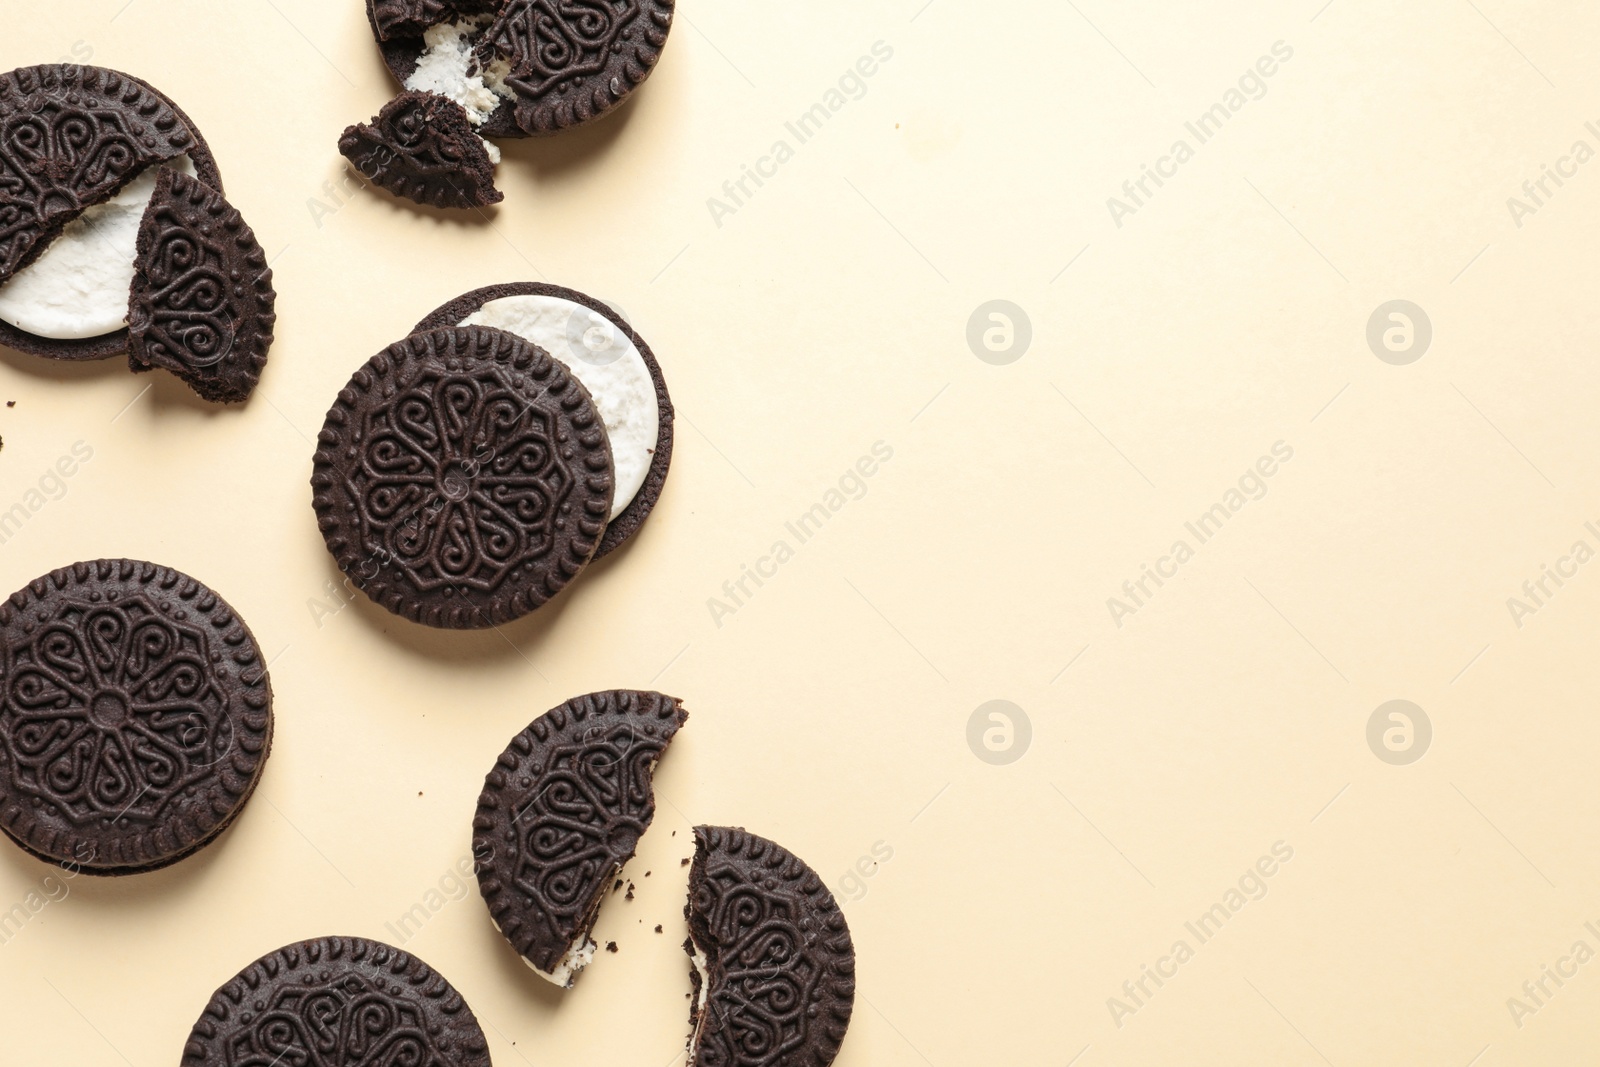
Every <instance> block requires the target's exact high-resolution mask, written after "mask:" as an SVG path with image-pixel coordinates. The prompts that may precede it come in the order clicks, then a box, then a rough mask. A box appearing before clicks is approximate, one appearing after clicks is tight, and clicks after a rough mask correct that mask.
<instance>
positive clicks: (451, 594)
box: [311, 327, 613, 629]
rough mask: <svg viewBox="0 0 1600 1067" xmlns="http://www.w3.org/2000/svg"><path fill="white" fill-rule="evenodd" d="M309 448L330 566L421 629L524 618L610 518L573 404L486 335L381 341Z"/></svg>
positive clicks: (511, 342) (593, 450) (606, 464)
mask: <svg viewBox="0 0 1600 1067" xmlns="http://www.w3.org/2000/svg"><path fill="white" fill-rule="evenodd" d="M318 443H319V447H318V449H317V455H316V462H315V469H314V472H313V474H312V478H311V484H312V487H313V489H314V491H315V496H314V498H313V505H314V506H315V508H316V511H317V518H318V522H319V525H320V526H321V528H322V536H323V538H324V539H325V540H326V541H327V543H328V549H329V551H330V552H332V553H333V556H334V558H335V560H337V561H338V564H339V568H340V570H342V571H344V572H345V573H346V574H347V575H349V576H350V578H351V580H352V581H353V582H354V583H355V584H356V586H357V587H359V588H360V589H361V590H362V591H364V592H365V593H366V594H367V595H368V596H370V597H371V598H372V599H373V600H375V601H377V602H378V603H379V604H381V605H383V606H384V607H385V608H387V609H388V610H389V611H392V612H394V613H395V614H397V615H403V616H405V617H407V618H409V619H412V620H414V621H416V622H420V623H423V624H425V625H428V626H438V627H445V628H450V629H479V628H483V627H488V626H494V625H498V624H500V623H504V622H509V621H510V620H512V619H515V618H519V617H520V616H523V615H526V614H527V613H528V612H530V611H533V610H534V609H535V608H537V607H539V606H540V605H541V604H543V603H544V602H545V601H547V600H549V599H550V598H551V597H553V596H554V595H555V594H556V593H558V592H560V591H561V589H562V588H563V587H564V586H565V585H566V584H567V583H568V582H570V581H571V580H572V579H573V578H574V577H575V576H576V575H577V574H578V572H579V571H580V570H582V569H583V567H584V566H585V565H586V564H587V563H588V562H589V560H590V559H591V558H592V557H593V556H594V552H595V548H596V547H597V546H598V545H599V543H600V538H601V535H602V534H603V533H604V532H605V524H606V516H607V515H608V514H609V513H610V510H611V494H612V485H613V477H612V467H611V450H610V446H609V445H608V443H607V441H606V432H605V427H604V425H602V423H601V422H600V416H599V415H598V413H596V411H595V409H594V404H593V403H592V402H591V401H590V399H589V395H588V393H587V392H586V391H585V390H584V388H583V386H582V384H580V383H579V382H578V381H577V379H575V378H573V377H572V375H571V374H570V373H569V372H568V371H567V370H566V368H564V367H562V366H561V365H560V364H559V363H557V362H556V361H555V360H553V359H551V358H550V357H549V356H548V355H547V354H546V353H544V352H543V351H541V350H540V349H537V348H535V347H533V346H532V345H530V344H528V343H527V342H526V341H523V340H522V339H521V338H519V337H516V336H514V335H512V334H509V333H505V332H503V331H500V330H494V329H488V328H484V327H465V328H460V329H441V330H432V331H429V332H426V333H419V334H413V335H412V336H411V337H408V338H406V339H405V340H403V341H399V342H397V343H395V344H393V345H390V346H389V347H388V348H387V349H386V350H384V351H382V352H380V353H378V354H377V355H376V356H374V357H372V359H371V360H369V361H368V362H367V363H366V365H365V366H363V367H362V368H361V369H360V370H358V371H356V373H355V376H354V377H352V378H351V379H350V384H349V385H348V386H346V387H345V389H344V390H343V391H342V392H341V393H340V394H339V399H338V401H337V402H336V403H335V404H334V406H333V409H332V410H331V411H329V412H328V418H327V422H326V423H325V424H324V425H323V428H322V433H321V434H320V435H319V437H318Z"/></svg>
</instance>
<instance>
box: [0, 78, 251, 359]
mask: <svg viewBox="0 0 1600 1067" xmlns="http://www.w3.org/2000/svg"><path fill="white" fill-rule="evenodd" d="M182 155H187V156H188V157H189V159H190V161H191V162H192V163H193V164H194V169H195V173H196V175H198V176H199V178H200V180H201V181H203V182H205V183H206V184H207V185H210V186H211V187H212V188H214V189H216V190H218V191H219V192H220V191H221V189H222V174H221V172H220V171H219V170H218V169H217V164H216V159H215V158H214V157H213V156H212V154H211V149H210V146H208V145H207V144H206V142H205V140H204V138H203V137H201V135H200V132H199V130H198V129H197V128H196V127H195V126H194V124H193V122H192V121H191V120H190V119H189V117H188V116H187V115H186V114H184V112H183V110H182V109H181V108H179V107H178V106H177V105H176V104H175V103H173V102H172V101H171V100H170V99H168V98H167V97H166V96H164V95H163V94H162V93H161V92H159V91H158V90H156V89H155V88H154V87H152V86H151V85H150V84H149V83H147V82H144V81H141V80H140V79H138V78H135V77H133V76H131V75H128V74H124V73H122V72H120V71H114V70H109V69H106V68H104V67H80V66H76V65H73V64H52V65H46V66H38V67H23V68H20V69H18V70H13V71H10V72H8V73H6V74H4V75H0V284H4V283H5V282H6V281H8V280H9V279H10V278H11V277H12V276H13V275H14V274H15V273H16V272H17V271H19V270H21V269H22V268H24V267H26V266H28V265H29V264H31V263H32V262H33V261H34V260H36V259H37V258H38V257H39V256H40V255H41V254H42V253H43V252H44V251H45V249H46V248H47V247H48V246H49V245H50V243H51V241H52V240H54V239H55V238H56V237H58V236H60V235H61V233H62V231H63V230H64V229H65V227H66V226H67V224H68V223H71V222H73V221H74V220H76V219H77V218H79V217H80V216H81V215H82V214H83V213H84V212H85V211H86V210H88V209H90V208H95V207H98V206H99V205H101V204H104V203H106V202H107V201H109V200H111V199H112V198H113V197H114V196H116V195H117V193H119V192H120V191H121V190H122V189H123V187H125V186H126V185H127V184H128V183H129V182H131V181H133V180H134V179H135V178H137V177H138V176H139V174H140V173H141V172H143V171H144V170H145V169H147V168H148V167H151V166H154V165H156V164H158V163H162V162H166V161H170V160H173V159H176V158H177V157H179V156H182ZM0 344H4V345H7V346H8V347H11V348H15V349H17V350H18V351H22V352H27V353H28V354H30V355H36V356H42V357H45V358H48V359H64V360H88V359H106V358H109V357H111V356H115V355H118V354H121V353H123V352H125V351H127V344H128V335H127V332H126V331H125V330H113V331H109V332H107V333H105V334H102V335H100V336H96V337H90V338H69V339H64V338H53V337H43V336H40V335H38V334H35V333H30V332H29V331H27V330H23V329H19V328H18V327H17V326H14V325H12V324H11V323H9V322H6V321H4V320H3V319H0Z"/></svg>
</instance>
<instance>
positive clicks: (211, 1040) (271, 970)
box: [181, 937, 490, 1067]
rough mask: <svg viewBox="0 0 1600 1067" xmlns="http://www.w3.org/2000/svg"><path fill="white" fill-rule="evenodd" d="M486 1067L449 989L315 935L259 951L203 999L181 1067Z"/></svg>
mask: <svg viewBox="0 0 1600 1067" xmlns="http://www.w3.org/2000/svg"><path fill="white" fill-rule="evenodd" d="M244 1064H250V1065H254V1064H260V1065H262V1067H266V1065H269V1064H282V1065H285V1067H287V1065H289V1064H296V1065H305V1067H310V1065H316V1067H379V1065H382V1067H400V1065H405V1067H490V1062H489V1046H488V1042H487V1041H486V1040H485V1039H484V1035H483V1029H482V1028H481V1027H480V1026H479V1025H478V1020H477V1017H476V1016H475V1015H473V1013H472V1009H471V1008H469V1007H468V1006H467V1003H466V1001H464V1000H462V999H461V994H460V993H458V992H456V990H455V987H454V986H452V985H451V984H450V983H449V982H447V981H445V979H444V978H443V977H441V976H440V975H439V974H438V972H436V971H435V970H434V969H433V968H431V967H429V966H428V965H427V964H426V963H423V962H422V961H421V960H419V959H417V958H416V957H415V956H412V955H410V954H409V953H406V952H402V951H401V950H400V949H397V948H395V947H393V946H391V945H386V944H383V943H382V942H380V941H368V940H366V939H365V938H359V937H322V938H317V939H315V940H311V941H300V942H297V943H295V944H292V945H286V946H284V947H283V948H280V949H278V950H277V951H276V952H271V953H268V954H267V955H265V956H263V957H261V958H260V959H259V960H257V961H256V962H254V963H252V964H251V965H250V966H248V967H246V968H245V969H244V970H242V971H240V972H239V974H238V976H237V977H235V978H233V979H231V980H229V981H228V982H227V984H225V985H224V986H223V987H222V988H221V989H218V990H217V991H216V993H214V994H212V997H211V1001H210V1003H208V1004H207V1005H206V1008H205V1011H204V1012H203V1013H202V1014H201V1016H200V1019H199V1021H198V1022H196V1023H195V1024H194V1029H193V1030H191V1031H190V1032H189V1040H188V1042H187V1043H185V1045H184V1047H183V1060H182V1063H181V1067H238V1065H244Z"/></svg>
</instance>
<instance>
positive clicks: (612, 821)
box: [472, 690, 689, 988]
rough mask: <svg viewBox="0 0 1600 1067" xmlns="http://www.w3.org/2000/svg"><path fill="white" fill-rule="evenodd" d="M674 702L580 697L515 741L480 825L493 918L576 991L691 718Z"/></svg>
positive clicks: (478, 841)
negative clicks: (597, 928) (662, 764)
mask: <svg viewBox="0 0 1600 1067" xmlns="http://www.w3.org/2000/svg"><path fill="white" fill-rule="evenodd" d="M688 717H689V716H688V713H687V712H686V711H684V709H683V705H682V703H681V702H680V701H679V700H677V699H676V698H674V697H669V696H666V695H664V694H661V693H653V692H645V691H638V690H611V691H608V692H601V693H590V694H588V695H586V696H581V697H575V698H573V699H572V700H569V701H567V702H566V703H565V704H562V705H561V706H560V707H557V708H554V709H552V710H551V711H548V712H546V713H545V714H543V715H541V716H539V718H537V719H535V720H534V721H533V722H532V723H531V724H530V725H529V726H528V728H527V729H526V730H524V731H522V732H521V733H520V734H518V735H517V736H516V737H515V738H513V739H512V741H511V744H510V746H509V747H507V748H506V750H505V752H504V753H503V754H502V755H501V756H500V758H499V760H498V761H497V762H496V763H495V766H494V769H493V770H492V771H490V772H489V775H488V777H487V778H486V779H485V780H484V787H483V794H482V795H481V796H480V797H479V799H478V811H477V815H476V816H475V817H474V819H473V823H472V828H473V838H472V849H473V854H474V855H475V856H476V857H477V874H478V888H479V890H480V891H481V892H482V894H483V898H484V901H485V902H486V903H487V904H488V906H489V915H490V918H491V919H492V920H493V921H494V924H495V926H496V927H497V928H498V929H499V930H500V932H501V933H502V934H503V935H504V936H505V938H506V940H507V941H509V942H510V943H511V945H512V947H514V948H515V949H516V950H517V951H518V952H519V953H520V954H521V955H522V958H523V959H524V961H526V962H527V964H528V965H529V966H530V967H532V968H533V969H534V970H535V971H536V972H538V973H539V975H540V976H542V977H543V978H545V979H547V980H548V981H551V982H553V983H555V984H556V985H558V986H561V987H562V988H570V987H571V986H572V984H573V982H574V981H575V980H576V978H577V976H578V973H579V972H580V971H582V970H583V969H584V967H586V966H588V964H589V963H590V961H592V960H593V959H594V954H595V949H596V947H597V946H596V944H595V942H594V940H593V939H592V938H591V937H590V933H591V932H592V931H593V929H594V924H595V920H596V919H597V918H598V916H599V913H600V905H601V903H602V901H603V900H604V899H605V893H606V890H607V888H609V887H610V886H611V885H612V882H613V879H615V878H616V876H617V874H618V873H620V872H621V870H622V868H623V865H624V864H626V863H627V862H628V860H629V859H630V858H632V856H633V853H634V850H635V848H637V846H638V843H639V838H640V837H641V836H643V834H644V832H645V830H647V829H648V828H649V826H650V823H651V821H652V820H653V819H654V817H655V796H654V793H653V791H652V787H651V779H652V776H653V774H654V771H655V767H656V764H657V763H658V762H659V761H660V759H661V755H662V753H663V752H664V751H665V750H666V748H667V745H668V744H669V743H670V742H671V741H672V738H673V736H674V735H675V734H676V733H677V732H678V730H679V729H680V728H681V727H682V726H683V724H684V723H685V722H686V721H688Z"/></svg>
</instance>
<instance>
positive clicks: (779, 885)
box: [684, 826, 856, 1067]
mask: <svg viewBox="0 0 1600 1067" xmlns="http://www.w3.org/2000/svg"><path fill="white" fill-rule="evenodd" d="M694 837H695V846H696V848H695V857H694V866H693V867H692V868H691V869H690V872H689V904H688V907H687V908H685V909H684V913H685V914H686V915H687V916H688V919H689V941H688V943H687V944H685V945H684V948H685V949H686V950H687V951H688V952H689V954H690V955H691V956H692V957H693V958H694V967H693V968H692V970H691V972H690V980H691V982H692V984H693V987H694V992H693V999H692V1001H691V1006H690V1012H689V1022H690V1029H691V1035H690V1038H689V1059H688V1067H724V1065H725V1064H734V1063H737V1064H744V1065H748V1067H828V1065H829V1064H831V1063H832V1062H833V1060H834V1057H835V1056H837V1055H838V1054H839V1046H840V1044H841V1043H842V1042H843V1041H844V1035H845V1030H846V1029H847V1028H848V1027H849V1025H850V1012H851V1009H852V1007H853V1006H854V1004H855V993H856V979H855V970H856V954H855V947H854V946H853V945H852V944H851V941H850V928H849V926H848V925H846V923H845V921H844V913H843V912H841V911H840V910H839V906H838V905H837V904H836V903H834V900H833V894H832V893H830V892H828V889H827V887H826V886H824V885H823V884H822V879H820V878H818V877H817V874H816V872H815V871H813V870H812V869H811V868H810V867H808V866H806V865H805V863H803V862H802V861H800V860H799V859H797V858H796V857H795V856H794V855H792V854H791V853H789V852H788V851H787V850H785V849H784V848H782V847H781V846H779V845H776V844H774V843H773V842H771V841H768V840H767V839H766V838H763V837H757V836H756V835H755V834H752V833H749V832H747V831H745V830H742V829H737V828H731V827H718V826H697V827H695V831H694Z"/></svg>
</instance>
